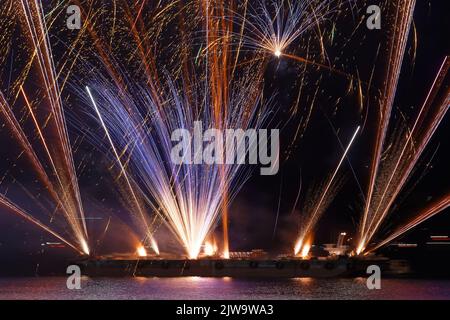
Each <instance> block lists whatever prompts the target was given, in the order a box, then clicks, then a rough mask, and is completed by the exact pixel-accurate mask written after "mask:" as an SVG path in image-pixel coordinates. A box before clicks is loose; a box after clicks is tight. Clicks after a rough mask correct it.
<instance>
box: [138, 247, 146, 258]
mask: <svg viewBox="0 0 450 320" xmlns="http://www.w3.org/2000/svg"><path fill="white" fill-rule="evenodd" d="M136 253H137V255H138V256H139V257H146V256H147V250H145V248H144V246H142V245H140V246H139V247H137V249H136Z"/></svg>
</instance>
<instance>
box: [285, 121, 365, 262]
mask: <svg viewBox="0 0 450 320" xmlns="http://www.w3.org/2000/svg"><path fill="white" fill-rule="evenodd" d="M360 129H361V127H360V126H358V128H356V130H355V132H354V133H353V136H352V138H351V139H350V142H349V144H348V146H347V148H346V149H345V151H344V154H343V155H342V157H341V159H340V160H339V163H338V165H337V166H336V169H335V170H334V171H333V173H332V175H331V176H330V178H329V179H328V181H327V183H326V185H325V187H324V188H323V191H321V192H320V193H319V194H320V197H319V198H318V199H314V197H313V196H312V198H313V200H312V201H310V202H311V203H312V205H310V206H311V209H312V210H311V209H306V210H305V211H306V212H305V215H306V218H305V219H304V220H305V221H306V222H305V223H304V224H303V225H302V230H301V232H300V235H299V237H298V239H297V242H296V243H295V247H294V253H295V255H297V254H298V253H299V252H300V250H302V256H303V255H304V252H303V251H305V252H306V254H305V256H307V255H308V252H309V248H310V244H308V243H309V241H308V242H305V238H306V237H307V236H310V233H311V232H312V230H313V229H314V227H315V225H316V224H317V221H318V220H319V218H320V216H321V215H322V214H323V213H324V211H325V210H326V208H327V207H328V206H329V204H330V203H331V201H332V200H333V198H334V196H330V190H332V189H333V183H334V182H335V178H336V175H337V173H338V172H339V169H340V168H341V166H342V163H343V162H344V160H345V158H346V157H347V154H348V152H349V151H350V148H351V146H352V145H353V142H354V140H355V138H356V136H357V135H358V132H359V130H360ZM334 189H335V188H334ZM314 193H315V194H317V192H314ZM331 194H333V192H331ZM334 194H335V192H334ZM308 211H309V212H311V213H309V212H308ZM305 246H306V247H307V249H305Z"/></svg>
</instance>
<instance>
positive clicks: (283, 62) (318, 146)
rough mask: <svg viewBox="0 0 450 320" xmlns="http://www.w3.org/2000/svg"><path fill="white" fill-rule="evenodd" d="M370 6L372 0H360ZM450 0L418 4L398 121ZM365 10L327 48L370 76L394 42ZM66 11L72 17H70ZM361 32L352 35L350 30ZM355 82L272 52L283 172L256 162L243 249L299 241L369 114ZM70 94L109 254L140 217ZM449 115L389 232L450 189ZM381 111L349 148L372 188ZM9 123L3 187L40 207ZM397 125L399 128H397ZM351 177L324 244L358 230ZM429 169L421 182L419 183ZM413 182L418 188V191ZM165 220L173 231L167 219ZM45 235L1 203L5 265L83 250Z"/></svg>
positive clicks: (439, 36) (244, 203)
mask: <svg viewBox="0 0 450 320" xmlns="http://www.w3.org/2000/svg"><path fill="white" fill-rule="evenodd" d="M358 3H359V1H358ZM368 3H377V1H368ZM358 6H359V5H358ZM361 7H365V6H362V5H361ZM446 7H447V6H446V5H445V1H442V0H432V1H425V0H418V1H417V4H416V8H415V13H414V27H415V30H416V32H417V39H418V40H417V41H418V42H417V50H416V52H415V53H414V50H413V49H412V47H413V43H412V37H411V35H410V37H409V41H408V46H407V49H406V53H405V57H404V63H403V69H402V74H401V76H400V80H399V85H398V90H397V94H396V98H395V102H394V111H393V116H392V123H395V122H396V121H399V118H400V115H401V114H403V115H404V116H405V117H406V118H407V119H409V120H410V121H411V119H413V117H414V115H415V114H416V113H417V110H418V106H420V104H421V103H422V102H423V99H424V97H425V96H426V93H427V91H428V89H429V88H430V85H431V83H432V81H433V79H434V77H435V75H436V73H437V71H438V68H439V66H440V64H441V63H442V60H443V58H444V57H445V55H446V54H448V53H449V50H448V49H449V47H448V30H449V24H448V14H447V10H446ZM362 14H363V10H360V11H357V10H355V15H356V17H354V18H352V17H351V16H349V15H346V16H343V17H341V16H339V18H338V20H337V21H336V28H337V32H336V39H335V40H334V41H333V43H331V42H330V40H327V41H326V42H325V46H326V49H327V55H328V57H329V59H330V61H331V62H333V65H335V66H336V68H338V69H340V70H343V71H345V72H347V73H350V74H353V75H354V74H356V72H358V73H359V75H360V76H361V79H367V78H368V76H369V74H370V71H371V69H372V67H373V61H374V60H373V59H374V52H375V51H376V47H377V46H378V45H379V44H380V43H383V41H385V40H386V34H385V32H384V31H385V28H384V25H382V28H381V30H372V31H369V30H367V29H366V28H365V27H364V24H363V26H359V27H358V28H357V29H356V31H355V32H354V30H355V26H356V25H357V22H358V21H359V19H360V16H361V15H362ZM56 21H57V23H63V21H64V20H61V19H58V20H56ZM332 25H333V24H332V23H331V22H330V21H328V22H326V23H325V30H327V31H330V30H331V28H332ZM167 32H173V31H172V30H169V31H167ZM350 35H352V37H351V38H350ZM63 36H64V33H62V35H60V34H54V35H53V38H51V40H52V41H55V42H58V37H63ZM14 39H16V40H14ZM14 39H13V40H12V41H16V42H15V43H13V45H12V48H14V47H21V45H22V43H20V42H17V41H21V40H20V37H17V38H14ZM347 39H349V41H348V43H347V44H346V45H345V46H344V45H343V43H345V42H346V41H345V40H347ZM59 40H61V39H59ZM69 41H70V39H69ZM305 41H306V40H303V39H300V40H298V42H301V43H299V44H298V45H297V46H295V45H294V46H293V47H294V48H296V49H295V50H294V49H292V50H291V51H295V53H296V54H297V55H298V56H303V55H305V54H306V53H305V52H304V48H305V47H304V45H303V44H304V42H305ZM61 53H62V52H59V51H58V52H56V53H55V54H56V55H61ZM12 54H13V53H11V52H10V53H9V55H8V57H9V58H8V59H6V60H5V62H4V64H5V65H4V66H1V69H0V70H2V73H1V84H2V87H1V89H2V90H3V92H8V91H7V88H8V86H7V83H8V80H7V79H8V77H9V76H10V74H11V73H13V74H14V72H15V71H14V72H11V69H10V68H11V66H12V65H13V64H10V63H11V59H13V61H14V59H15V57H14V56H13V55H12ZM414 54H415V59H414V58H413V56H414ZM9 65H10V66H9ZM378 67H380V66H378ZM302 72H304V75H305V79H306V85H305V87H304V89H303V90H305V93H304V94H303V95H302V97H301V99H300V106H301V107H300V112H299V113H298V114H296V115H294V116H292V114H291V111H290V110H291V108H292V105H293V104H294V103H295V100H296V98H297V94H298V90H299V88H300V87H299V81H298V79H299V75H300V74H302ZM375 72H376V71H375ZM318 85H319V86H320V90H319V94H318V95H317V98H316V101H315V102H314V109H313V112H312V114H311V119H310V122H309V125H308V127H307V128H306V130H305V131H304V134H303V136H302V137H301V138H299V139H297V140H296V141H295V143H294V144H292V142H293V137H294V135H295V132H296V129H297V127H298V124H299V121H302V120H301V119H302V116H303V115H304V113H303V111H304V109H302V107H303V106H309V105H310V103H311V97H312V93H314V92H315V90H316V88H317V86H318ZM447 85H448V84H447ZM37 86H38V85H37ZM347 87H348V81H347V80H346V79H345V78H343V77H341V76H339V75H336V74H332V73H330V72H329V71H327V70H320V69H319V68H316V67H310V66H308V67H306V68H305V66H304V65H303V64H302V63H299V62H297V61H292V60H289V59H287V58H281V59H277V58H275V57H273V58H272V60H270V61H269V64H268V66H267V70H266V73H265V79H264V93H265V94H266V95H267V96H270V95H274V97H275V98H274V103H273V104H274V110H275V111H276V112H275V113H274V116H273V118H272V119H271V120H272V121H271V122H270V123H268V124H267V127H268V128H274V127H278V128H282V130H281V154H282V163H281V166H280V171H279V172H278V174H277V175H275V176H260V175H258V174H257V173H258V172H259V170H254V172H253V173H254V174H253V175H252V177H251V179H250V180H249V181H248V182H247V183H246V184H245V185H244V187H243V188H242V190H241V191H240V193H239V194H238V196H237V198H236V199H235V200H234V202H233V203H232V205H231V207H230V210H229V213H230V218H229V230H230V249H231V250H232V251H239V250H250V249H254V248H262V249H265V250H267V251H270V252H273V253H286V252H290V251H291V250H292V249H291V248H292V246H293V242H294V240H295V238H296V235H297V230H298V229H297V228H298V223H299V215H300V212H299V210H300V209H299V207H300V206H301V203H302V201H304V197H305V196H304V195H305V193H306V191H307V190H309V189H311V188H313V186H314V185H316V184H317V183H320V182H322V181H323V179H324V177H325V176H327V175H328V174H329V173H330V172H331V171H332V170H333V169H334V167H335V165H336V163H337V162H338V160H339V158H340V157H341V155H342V147H341V146H340V145H339V142H338V139H337V137H339V139H340V140H341V143H342V144H343V145H345V144H346V143H347V141H348V140H349V139H350V137H351V135H352V133H353V131H354V130H355V128H356V127H357V126H358V125H360V124H361V123H362V115H361V113H360V112H359V106H358V99H357V96H356V95H355V94H346V89H347ZM65 98H66V99H72V100H71V101H70V103H68V104H69V105H70V106H69V107H68V109H67V110H66V111H67V115H66V116H67V118H68V119H69V132H70V137H71V140H72V141H75V142H76V143H74V149H75V153H74V159H75V164H76V167H77V168H79V169H80V170H79V172H78V175H79V185H80V190H81V195H82V199H83V206H84V209H85V212H86V215H87V216H89V217H91V218H94V219H91V220H88V229H89V230H90V233H91V237H92V238H91V242H92V243H95V246H93V247H95V249H94V251H95V252H96V253H109V252H118V251H127V250H129V249H130V248H131V249H132V245H133V244H132V243H133V241H132V240H130V239H124V237H120V236H119V235H122V234H128V231H129V230H128V228H129V227H127V226H126V225H128V224H130V221H129V218H128V217H127V214H126V211H127V210H126V208H125V207H124V205H123V204H122V203H121V201H119V197H118V196H117V193H116V191H115V190H114V186H113V183H114V177H113V176H111V174H110V173H109V171H108V167H109V166H110V162H109V161H108V159H106V157H105V156H104V155H103V154H102V152H100V151H98V150H97V149H95V148H93V147H92V145H90V144H89V143H88V142H87V141H85V140H80V131H79V130H78V129H79V128H76V127H75V124H74V122H72V121H70V119H75V118H76V119H80V118H81V119H85V120H86V123H89V121H88V117H87V116H86V114H84V113H83V110H82V108H79V109H77V108H76V106H75V105H76V102H74V101H76V97H74V95H71V94H68V95H67V96H66V97H65ZM338 98H340V99H339V102H338V103H336V101H337V99H338ZM65 101H67V100H65ZM373 107H374V108H375V107H376V106H373ZM400 111H401V113H400ZM449 117H450V116H449V115H448V114H447V115H446V116H445V117H444V119H443V121H442V123H441V124H440V126H439V127H438V129H437V130H436V132H435V134H434V136H433V138H432V140H431V141H430V143H429V145H428V147H427V149H426V150H425V152H424V154H423V156H422V157H421V160H420V161H419V166H418V168H417V170H415V171H414V173H413V175H412V176H411V179H410V181H409V182H408V183H407V186H406V188H405V190H404V191H406V192H402V193H401V196H400V197H399V199H398V201H396V203H395V210H394V211H393V212H392V214H391V215H390V216H389V217H388V218H387V219H386V221H385V223H384V224H383V225H382V227H381V229H380V232H379V233H378V234H379V235H383V234H384V235H386V234H388V233H389V231H390V230H392V229H393V228H394V227H395V226H397V225H398V224H400V223H402V222H404V221H407V220H408V217H412V216H414V214H415V213H417V210H418V209H420V208H423V207H424V206H425V204H426V203H428V202H429V201H430V200H431V199H434V198H435V197H438V196H442V195H444V194H445V193H448V192H449V191H450V190H449V188H450V184H449V181H450V170H449V166H448V165H449V161H450V152H449V150H450V145H449V139H448V137H449V135H450V123H449V121H450V119H449ZM372 120H373V119H371V118H370V113H369V118H368V120H367V126H366V128H365V130H364V131H363V133H362V135H361V136H360V137H359V138H358V139H357V141H356V143H355V145H354V146H353V147H352V149H351V151H350V154H349V156H348V161H349V162H350V163H351V164H352V167H353V170H354V173H355V175H356V177H357V178H358V180H359V182H360V184H361V186H362V188H363V190H366V186H367V181H368V170H367V166H368V159H369V154H368V145H370V143H371V141H373V135H371V130H373V128H371V124H372V123H373V121H372ZM0 121H2V120H0ZM1 124H2V123H1V122H0V128H1V129H0V146H1V148H0V177H2V176H4V175H5V176H7V177H8V175H9V178H5V179H4V180H3V181H2V184H1V190H2V192H4V191H5V190H9V191H8V192H12V193H13V194H15V197H14V199H15V201H17V202H18V203H19V202H20V204H21V205H22V206H23V207H24V208H28V207H29V206H31V205H32V204H31V203H30V200H29V198H28V197H27V195H26V194H24V193H23V192H21V190H20V188H19V187H18V186H17V184H14V183H12V182H11V181H12V180H11V178H10V176H11V175H13V176H14V177H17V178H18V180H20V183H21V184H23V185H24V186H27V187H28V188H30V190H34V191H31V192H38V191H37V190H38V189H34V188H35V187H34V185H35V184H34V183H33V181H34V179H35V177H34V176H32V175H30V174H29V172H30V171H29V170H30V167H29V165H28V164H27V163H26V161H23V160H22V159H21V160H16V158H17V155H18V154H19V153H20V148H19V147H18V146H17V145H15V141H14V140H13V139H12V138H11V135H10V133H9V132H8V130H7V129H6V128H5V127H2V126H1ZM392 130H393V128H390V133H392ZM336 133H337V135H336ZM429 161H431V166H430V167H429V168H428V169H427V174H426V175H425V176H423V177H422V174H423V170H424V167H425V165H426V164H427V163H428V162H429ZM340 178H341V180H342V188H341V189H340V191H339V193H338V194H337V196H336V198H335V200H334V201H333V202H332V203H331V205H330V207H329V209H328V210H327V211H326V212H325V214H324V216H323V217H322V219H321V220H320V221H319V223H318V227H317V229H316V231H315V235H314V243H316V244H320V243H329V242H335V241H336V239H337V235H338V233H339V232H341V231H345V232H347V233H348V234H349V235H350V236H353V234H354V233H355V232H356V226H357V224H358V222H359V219H360V215H361V211H362V208H363V206H364V205H363V200H362V195H361V192H360V189H359V188H358V184H357V183H356V182H355V176H354V175H353V174H352V171H351V170H350V167H349V165H348V162H346V163H345V164H344V167H343V169H342V170H341V171H340ZM419 178H420V181H419V183H418V184H417V185H416V182H417V181H418V179H419ZM300 185H301V188H302V190H304V191H302V196H301V198H300V203H299V204H298V206H297V208H293V205H294V202H295V198H296V195H297V193H298V189H299V187H300ZM412 187H414V188H413V189H411V188H412ZM409 191H410V192H409ZM277 212H278V216H277ZM109 219H111V220H110V221H111V225H112V226H111V228H110V229H109V232H108V235H106V236H105V235H102V230H103V229H104V227H105V224H106V223H107V221H108V220H109ZM275 225H276V228H275ZM449 227H450V210H449V209H447V210H445V211H443V212H441V213H440V214H439V215H438V216H436V217H434V218H432V219H430V220H429V221H427V222H425V223H423V224H422V225H420V226H418V227H417V228H415V229H414V230H412V231H410V232H408V233H407V234H406V235H405V236H404V237H403V238H401V239H405V240H408V241H416V240H417V239H418V237H419V235H421V234H422V233H423V232H424V230H426V232H427V233H429V234H432V233H444V234H449V235H450V232H449V231H450V230H449ZM58 228H59V229H58V230H64V227H63V226H59V227H58ZM161 228H162V230H164V227H161ZM127 230H128V231H127ZM160 234H161V238H162V239H160V240H159V242H160V243H161V245H160V246H161V247H162V248H163V249H162V250H164V248H166V250H170V249H171V248H174V247H176V246H177V244H176V242H175V240H174V239H173V238H171V237H170V235H168V234H167V232H163V231H161V232H160ZM163 235H164V238H163ZM216 236H217V238H219V239H220V238H221V226H220V223H219V226H218V228H217V229H216ZM46 241H55V239H54V238H53V237H52V236H50V235H48V234H47V233H45V232H43V231H40V230H39V229H38V228H36V227H35V226H33V225H31V224H30V223H27V222H25V221H24V220H23V219H21V218H19V217H17V216H14V215H13V214H11V212H9V211H7V210H5V209H4V208H2V207H0V275H1V273H2V272H4V273H12V271H15V272H22V271H23V272H27V273H30V272H31V271H30V270H33V269H34V268H35V266H36V264H35V263H36V262H38V263H40V264H42V265H45V264H47V265H50V264H52V263H57V262H58V263H59V262H62V261H65V259H67V258H72V257H74V256H75V255H74V254H73V253H72V252H71V251H70V250H69V249H51V250H49V251H45V252H43V251H42V250H41V243H43V242H46ZM91 245H92V244H91ZM5 262H6V263H5Z"/></svg>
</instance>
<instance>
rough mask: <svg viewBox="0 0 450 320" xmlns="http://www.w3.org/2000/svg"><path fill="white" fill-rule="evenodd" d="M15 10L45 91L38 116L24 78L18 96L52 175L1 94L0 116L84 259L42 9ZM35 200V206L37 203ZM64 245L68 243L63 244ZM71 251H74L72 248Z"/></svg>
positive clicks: (79, 210) (83, 234)
mask: <svg viewBox="0 0 450 320" xmlns="http://www.w3.org/2000/svg"><path fill="white" fill-rule="evenodd" d="M17 7H18V14H20V15H21V17H23V21H24V25H23V27H24V28H25V30H26V31H27V35H28V36H29V39H30V41H31V45H32V48H33V51H34V54H33V56H32V58H31V60H30V62H29V65H30V66H31V65H32V64H36V65H37V66H38V70H39V76H40V77H41V79H42V85H43V87H44V89H45V103H44V102H42V103H41V104H40V105H39V108H38V111H42V114H41V113H39V114H38V113H37V111H36V110H35V106H33V103H32V102H31V99H30V98H29V95H28V94H27V93H26V92H25V90H24V89H23V88H24V82H25V78H24V79H21V80H22V83H20V85H19V93H20V94H21V96H22V98H23V100H24V104H25V107H26V111H27V112H28V114H29V116H30V117H31V119H32V123H33V125H34V127H35V129H36V131H37V133H38V139H39V141H40V143H41V146H42V148H43V149H44V154H45V155H46V157H47V159H46V160H47V161H48V164H49V167H50V168H51V170H50V171H51V173H47V171H46V168H47V166H46V164H44V163H45V160H44V159H42V158H41V157H39V156H38V155H37V154H38V153H37V151H36V150H35V147H33V144H32V142H31V141H30V140H29V138H28V137H27V135H26V134H25V132H24V130H23V129H22V123H21V122H20V121H19V120H18V119H17V118H16V117H15V113H14V111H13V106H11V105H10V104H9V103H8V102H7V100H6V99H5V97H4V95H3V94H2V93H1V92H0V106H1V111H2V112H1V115H2V117H3V118H4V119H5V122H6V124H7V126H8V128H9V129H10V130H11V133H12V134H13V136H14V138H15V139H16V140H17V141H18V142H19V144H20V146H21V147H22V148H23V150H24V152H25V154H26V155H27V157H28V159H29V160H30V162H31V164H32V166H33V169H35V171H36V172H37V174H38V177H39V179H40V181H41V182H42V183H43V184H44V186H45V187H46V189H47V190H48V192H49V194H50V196H51V197H52V199H53V201H54V202H55V205H56V211H58V212H61V213H62V215H63V216H64V218H65V221H66V222H67V223H68V225H69V226H70V228H71V230H72V232H73V235H72V236H73V237H74V238H75V240H76V242H77V244H78V245H77V248H78V249H77V251H80V252H83V253H85V254H89V247H88V244H87V239H88V234H87V229H86V223H85V219H84V212H83V207H82V204H81V197H80V192H79V189H78V183H77V176H76V172H75V166H74V163H73V158H72V150H71V146H70V141H69V137H68V133H67V127H66V122H65V118H64V114H63V107H62V101H61V98H60V96H61V93H60V90H59V86H58V82H57V80H56V79H57V76H56V71H55V66H54V62H53V56H52V52H51V45H50V42H49V39H48V32H47V29H46V25H45V21H44V13H43V9H42V6H41V4H40V2H38V1H31V2H29V1H21V2H20V5H19V4H18V5H17ZM16 104H17V103H16ZM43 116H44V117H45V119H46V120H45V121H44V120H42V119H41V117H43ZM50 136H51V137H52V138H53V137H54V139H53V140H52V141H51V143H50V142H49V137H50ZM34 200H36V201H37V199H36V198H34ZM1 202H2V204H4V205H6V206H7V207H9V208H11V209H12V210H13V211H14V212H15V213H17V214H19V215H21V216H22V217H27V219H28V220H29V221H31V222H33V223H34V224H36V225H38V226H40V227H42V228H43V229H44V230H46V231H47V232H50V233H52V234H53V235H54V236H57V237H58V238H59V239H61V240H62V237H61V236H59V235H57V233H56V232H55V231H52V230H51V229H50V228H49V227H48V226H46V225H44V224H42V223H41V222H39V220H37V219H35V218H33V217H32V216H31V215H29V214H27V213H26V212H25V211H24V210H22V209H20V207H19V206H16V205H13V203H12V202H11V201H9V200H8V199H7V198H6V197H5V196H2V200H1ZM64 242H66V243H68V241H66V240H64ZM70 246H71V247H75V246H74V245H70Z"/></svg>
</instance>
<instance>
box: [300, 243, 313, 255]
mask: <svg viewBox="0 0 450 320" xmlns="http://www.w3.org/2000/svg"><path fill="white" fill-rule="evenodd" d="M309 250H311V244H310V243H308V242H307V243H305V244H304V246H303V248H302V252H301V253H300V256H301V257H302V258H307V257H308V255H309Z"/></svg>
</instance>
